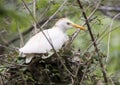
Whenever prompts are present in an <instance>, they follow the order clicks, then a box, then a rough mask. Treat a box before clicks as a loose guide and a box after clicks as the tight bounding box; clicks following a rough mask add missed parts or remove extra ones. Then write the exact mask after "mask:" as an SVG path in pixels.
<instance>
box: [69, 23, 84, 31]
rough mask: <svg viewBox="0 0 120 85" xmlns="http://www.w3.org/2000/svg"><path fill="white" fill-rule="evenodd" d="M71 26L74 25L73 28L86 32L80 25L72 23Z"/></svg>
mask: <svg viewBox="0 0 120 85" xmlns="http://www.w3.org/2000/svg"><path fill="white" fill-rule="evenodd" d="M71 25H72V26H73V27H75V28H80V29H81V30H86V28H85V27H83V26H80V25H78V24H74V23H72V24H71Z"/></svg>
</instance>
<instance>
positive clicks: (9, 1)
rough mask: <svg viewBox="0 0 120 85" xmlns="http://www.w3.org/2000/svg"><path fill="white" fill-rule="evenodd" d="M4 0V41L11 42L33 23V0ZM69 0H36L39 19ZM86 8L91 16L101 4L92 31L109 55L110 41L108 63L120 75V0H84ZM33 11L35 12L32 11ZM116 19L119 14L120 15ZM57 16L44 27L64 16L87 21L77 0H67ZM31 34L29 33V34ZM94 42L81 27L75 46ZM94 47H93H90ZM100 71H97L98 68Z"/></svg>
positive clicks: (0, 8) (0, 34) (0, 11)
mask: <svg viewBox="0 0 120 85" xmlns="http://www.w3.org/2000/svg"><path fill="white" fill-rule="evenodd" d="M24 1H25V3H26V5H27V7H28V8H29V9H27V8H26V6H25V4H24V3H23V1H22V0H0V45H6V44H9V42H10V41H11V40H13V39H14V38H16V37H17V36H18V37H19V31H20V32H24V31H26V30H28V29H29V28H30V27H31V26H33V23H34V19H33V16H31V14H32V15H33V0H24ZM64 1H65V0H36V2H37V3H36V15H35V20H36V22H42V21H44V20H46V19H48V18H49V17H50V16H52V15H53V14H54V13H55V12H56V11H57V10H58V8H59V7H60V6H61V4H63V3H64ZM81 1H82V4H83V7H84V10H85V12H86V14H87V16H89V15H90V14H91V13H92V12H93V10H94V9H95V8H96V6H97V5H99V7H98V8H97V10H96V12H95V13H94V14H93V15H92V17H91V19H93V20H92V21H91V22H90V25H91V28H92V32H93V34H94V37H95V38H98V40H99V39H101V40H100V41H98V42H97V43H98V47H99V49H100V51H101V52H102V53H103V54H104V55H106V56H107V52H108V43H109V44H110V45H109V58H108V61H107V62H105V63H106V68H107V73H108V76H113V77H114V76H116V75H117V76H116V77H117V79H120V77H119V76H118V75H120V73H119V72H120V66H119V64H120V61H119V60H120V38H119V37H120V14H119V13H120V0H101V1H100V0H81ZM30 12H31V13H30ZM117 15H118V17H116V18H115V19H113V18H114V17H115V16H117ZM55 17H56V18H54V19H52V20H51V21H50V22H48V24H47V25H46V26H44V27H43V29H47V28H50V27H52V26H53V25H54V23H55V21H56V20H58V19H59V18H62V17H68V18H70V19H71V20H72V21H73V22H75V23H77V24H81V25H83V23H84V17H83V16H82V12H81V9H80V8H79V6H78V3H77V1H76V0H67V2H66V3H65V4H64V6H63V7H62V8H61V10H60V11H59V12H58V13H57V14H56V16H55ZM110 29H111V30H113V29H114V30H113V31H111V32H110V33H111V35H110V42H108V40H109V39H108V38H109V31H110ZM33 30H34V29H33ZM75 31H76V29H70V30H68V32H67V33H68V34H69V35H72V34H73V33H74V32H75ZM32 32H33V31H30V32H28V33H27V34H25V36H24V37H23V38H24V43H25V42H26V41H27V40H28V39H29V38H30V36H31V35H32ZM26 35H27V36H26ZM20 42H21V41H20V40H16V41H15V42H13V43H11V44H9V46H10V47H17V48H19V47H20ZM90 43H91V38H90V35H89V32H84V31H80V33H79V35H78V36H77V37H76V39H75V40H74V42H73V46H74V48H75V49H80V50H81V51H85V50H86V49H87V47H88V46H89V45H90ZM92 50H94V48H93V47H90V49H89V50H88V51H90V52H91V51H92ZM96 72H97V71H96ZM98 73H99V72H98Z"/></svg>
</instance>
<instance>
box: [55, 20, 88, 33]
mask: <svg viewBox="0 0 120 85" xmlns="http://www.w3.org/2000/svg"><path fill="white" fill-rule="evenodd" d="M55 26H57V27H59V28H61V29H62V30H64V31H66V30H67V29H69V28H73V27H74V28H79V29H80V30H86V28H85V27H83V26H80V25H78V24H75V23H73V22H72V21H70V20H69V19H68V18H62V19H60V20H58V21H57V22H56V24H55Z"/></svg>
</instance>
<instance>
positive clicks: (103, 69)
mask: <svg viewBox="0 0 120 85" xmlns="http://www.w3.org/2000/svg"><path fill="white" fill-rule="evenodd" d="M77 2H78V4H79V7H80V9H81V10H82V13H83V16H84V18H85V20H86V25H87V27H88V31H89V34H90V37H91V40H92V42H93V45H94V48H95V51H96V53H97V55H98V57H99V58H98V59H99V63H100V66H101V70H102V73H103V77H104V81H105V83H106V85H108V79H107V76H106V71H105V68H104V65H103V63H102V60H101V59H100V57H101V56H100V54H99V50H98V48H97V44H96V42H94V41H95V39H94V36H93V33H92V31H91V27H90V24H89V22H88V19H87V16H86V13H85V12H84V9H83V6H82V4H81V2H80V0H77Z"/></svg>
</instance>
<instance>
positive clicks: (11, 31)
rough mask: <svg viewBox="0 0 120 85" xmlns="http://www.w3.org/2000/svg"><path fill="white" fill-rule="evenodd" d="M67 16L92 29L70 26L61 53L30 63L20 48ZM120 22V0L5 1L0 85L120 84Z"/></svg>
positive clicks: (0, 20)
mask: <svg viewBox="0 0 120 85" xmlns="http://www.w3.org/2000/svg"><path fill="white" fill-rule="evenodd" d="M63 17H68V18H69V19H71V20H72V21H73V22H75V23H78V24H81V25H84V26H85V27H86V28H87V29H88V30H87V31H85V32H84V31H80V30H76V29H70V30H69V31H67V33H68V35H69V36H70V40H69V41H68V42H67V43H66V44H65V46H63V48H61V50H60V51H59V52H58V53H57V54H56V53H54V54H53V55H51V56H50V57H49V58H47V59H42V58H41V55H35V56H36V57H35V58H34V59H33V60H32V62H31V63H29V64H26V63H25V59H24V58H22V57H20V56H19V48H20V47H22V46H23V45H24V44H25V42H26V41H27V40H28V39H29V38H30V37H31V36H32V35H34V34H35V33H36V32H37V31H40V30H44V29H48V28H50V27H52V26H53V25H54V23H55V22H56V20H58V19H60V18H63ZM119 22H120V1H119V0H1V1H0V85H52V84H55V85H120V66H119V63H120V62H119V59H120V58H119V56H120V52H119V51H120V44H119V42H120V38H119V33H120V29H119V28H120V24H119ZM36 28H37V29H36ZM45 56H48V54H45Z"/></svg>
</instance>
